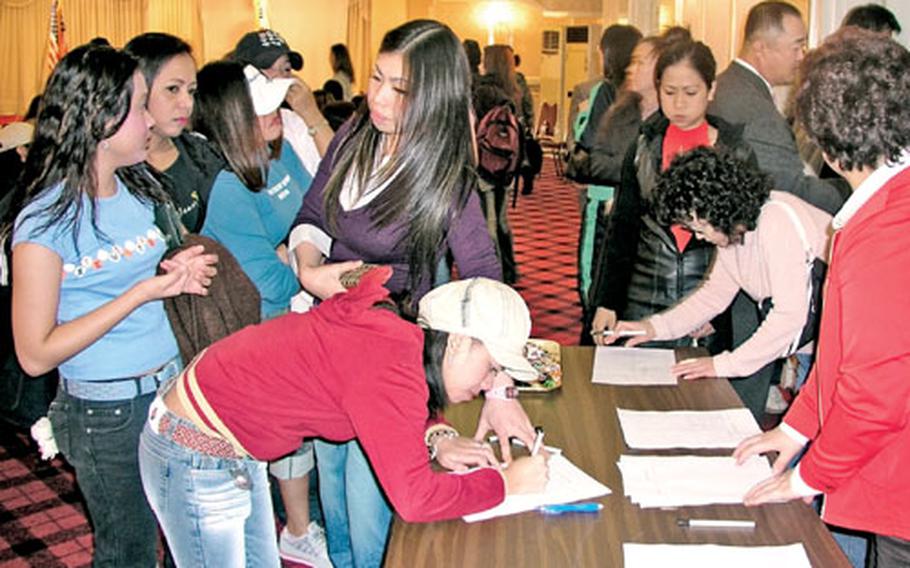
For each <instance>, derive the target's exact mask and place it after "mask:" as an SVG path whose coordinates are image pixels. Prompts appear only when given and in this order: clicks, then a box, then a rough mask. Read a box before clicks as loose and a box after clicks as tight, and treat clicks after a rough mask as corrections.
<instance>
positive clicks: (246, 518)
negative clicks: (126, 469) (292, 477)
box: [139, 415, 280, 568]
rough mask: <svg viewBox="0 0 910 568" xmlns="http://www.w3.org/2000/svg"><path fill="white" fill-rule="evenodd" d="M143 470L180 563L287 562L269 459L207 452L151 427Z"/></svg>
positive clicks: (143, 447)
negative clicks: (282, 551) (280, 538)
mask: <svg viewBox="0 0 910 568" xmlns="http://www.w3.org/2000/svg"><path fill="white" fill-rule="evenodd" d="M170 416H171V419H172V420H175V421H178V422H181V423H182V424H184V425H187V426H190V427H192V425H191V423H190V422H188V421H185V420H181V419H180V418H177V417H175V416H173V415H170ZM139 467H140V470H141V473H142V486H143V488H144V489H145V494H146V496H148V499H149V503H151V505H152V509H153V510H154V511H155V515H156V516H157V517H158V521H159V522H160V523H161V528H162V530H163V531H164V536H165V538H167V543H168V546H169V547H170V550H171V554H172V555H173V557H174V560H175V561H176V563H177V566H181V567H183V566H189V567H193V566H218V567H219V568H222V567H223V568H229V567H238V568H240V567H244V566H275V567H277V566H280V560H279V557H278V543H277V539H278V537H277V535H276V533H275V517H274V514H273V512H272V500H271V497H270V492H269V481H268V474H267V473H266V464H265V462H259V461H255V460H251V459H239V458H236V459H227V458H217V457H212V456H207V455H205V454H202V453H199V452H196V451H194V450H190V449H187V448H185V447H183V446H181V445H180V444H177V443H176V442H174V441H173V440H171V439H169V438H166V437H164V436H162V435H159V434H157V433H156V432H155V431H153V430H152V428H151V426H149V425H146V426H145V429H144V430H143V431H142V436H141V437H140V439H139ZM238 473H241V474H243V475H244V477H245V480H246V481H247V483H238V481H237V476H238Z"/></svg>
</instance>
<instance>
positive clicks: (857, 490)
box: [734, 29, 910, 567]
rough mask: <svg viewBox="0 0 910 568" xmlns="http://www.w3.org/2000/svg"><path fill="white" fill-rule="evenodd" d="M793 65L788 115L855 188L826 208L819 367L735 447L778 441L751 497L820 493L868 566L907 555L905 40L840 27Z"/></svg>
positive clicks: (742, 450)
mask: <svg viewBox="0 0 910 568" xmlns="http://www.w3.org/2000/svg"><path fill="white" fill-rule="evenodd" d="M802 75H803V77H804V79H803V82H802V84H801V85H800V86H799V88H798V90H797V94H796V112H797V119H798V120H799V121H800V122H801V123H802V125H803V127H804V128H805V130H806V132H807V133H808V134H809V136H810V137H811V138H812V140H813V142H815V143H817V144H818V145H819V147H820V148H821V150H822V151H823V152H824V157H825V162H827V164H828V165H829V166H831V168H833V169H834V170H835V171H836V172H837V173H838V174H840V175H842V176H843V177H844V178H845V179H846V180H847V181H848V182H849V183H850V185H851V187H852V188H853V195H852V196H851V197H850V199H849V200H848V201H847V203H846V204H844V206H843V208H842V209H841V210H840V211H839V212H838V213H837V215H835V217H834V222H833V226H834V230H835V234H834V238H833V244H832V252H831V262H830V270H829V273H828V280H827V283H826V289H825V303H824V307H823V314H822V319H821V330H820V333H819V344H818V354H817V359H816V363H815V367H814V368H813V369H812V371H811V373H810V375H809V379H808V382H807V383H806V385H805V386H804V387H803V389H802V390H801V391H800V394H799V395H798V396H797V398H796V400H795V401H794V403H793V405H792V406H791V407H790V410H789V412H788V413H787V414H786V416H785V417H784V421H783V423H782V424H781V425H780V426H779V427H778V428H776V429H774V430H771V431H770V432H766V433H764V434H762V435H760V436H756V437H753V438H749V439H747V440H745V441H744V442H743V443H742V444H740V446H739V447H738V448H737V450H736V452H735V453H734V456H735V457H737V458H738V459H739V460H741V461H742V460H745V459H747V458H748V457H749V456H752V455H754V454H758V453H763V452H769V451H778V452H780V455H779V456H778V458H777V460H776V461H775V463H774V470H775V472H776V475H775V476H774V477H772V478H770V479H768V480H767V481H764V482H762V483H760V484H758V485H756V486H755V487H754V488H753V489H752V490H751V491H750V492H749V493H748V494H747V495H746V496H745V503H746V504H747V505H758V504H761V503H768V502H776V501H788V500H791V499H797V498H800V497H803V498H807V497H811V496H813V495H816V494H818V493H823V494H824V495H825V506H824V508H823V510H822V518H823V519H824V520H825V521H826V522H828V523H829V524H832V525H836V526H839V527H845V528H849V529H853V530H858V531H868V532H870V533H873V534H874V535H875V541H876V542H875V552H876V557H877V566H879V567H883V566H907V565H908V564H910V514H908V513H907V511H908V510H910V476H908V475H907V471H908V470H910V451H908V449H910V402H908V401H910V326H908V325H907V322H908V320H910V294H908V290H910V231H908V227H910V105H908V104H907V101H908V100H910V52H908V51H907V50H906V49H905V48H904V47H902V46H901V45H900V44H898V43H897V42H895V41H893V40H891V39H888V38H884V37H878V36H876V35H874V34H871V33H869V32H865V31H861V30H850V29H844V30H841V31H839V32H837V33H836V34H835V35H834V36H832V37H831V38H829V39H828V40H827V41H826V42H825V43H824V44H822V46H821V47H819V48H818V50H817V51H815V52H813V53H810V54H809V56H808V57H807V60H806V62H805V63H804V69H803V73H802ZM809 441H811V442H812V443H811V445H809V447H808V450H807V451H806V453H805V455H804V456H803V458H802V460H801V461H800V463H799V465H798V466H797V467H796V468H795V469H791V470H788V471H785V469H786V467H787V464H788V463H789V462H790V461H791V460H792V458H793V457H794V456H795V455H796V454H797V453H798V452H799V451H801V450H802V449H803V447H805V445H806V444H807V443H808V442H809Z"/></svg>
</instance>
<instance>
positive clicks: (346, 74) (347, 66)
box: [329, 43, 356, 101]
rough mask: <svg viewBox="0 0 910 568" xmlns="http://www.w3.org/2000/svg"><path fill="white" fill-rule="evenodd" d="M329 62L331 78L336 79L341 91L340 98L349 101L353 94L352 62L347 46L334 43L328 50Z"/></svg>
mask: <svg viewBox="0 0 910 568" xmlns="http://www.w3.org/2000/svg"><path fill="white" fill-rule="evenodd" d="M329 63H330V64H331V66H332V72H333V75H332V80H334V81H338V83H339V84H340V85H341V90H342V92H343V97H342V100H345V101H350V100H351V98H352V97H353V96H354V81H356V79H355V78H354V64H353V63H351V54H350V53H349V52H348V46H346V45H345V44H343V43H336V44H335V45H333V46H332V49H331V51H330V52H329Z"/></svg>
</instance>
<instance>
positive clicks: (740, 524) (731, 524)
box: [676, 519, 755, 529]
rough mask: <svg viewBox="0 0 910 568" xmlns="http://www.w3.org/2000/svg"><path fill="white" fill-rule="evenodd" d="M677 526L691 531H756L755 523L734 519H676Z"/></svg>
mask: <svg viewBox="0 0 910 568" xmlns="http://www.w3.org/2000/svg"><path fill="white" fill-rule="evenodd" d="M676 526H678V527H683V528H689V529H754V528H755V521H740V520H734V519H676Z"/></svg>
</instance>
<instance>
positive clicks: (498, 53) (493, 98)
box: [471, 44, 533, 284]
mask: <svg viewBox="0 0 910 568" xmlns="http://www.w3.org/2000/svg"><path fill="white" fill-rule="evenodd" d="M483 68H484V74H483V75H482V76H480V77H479V78H478V79H477V80H476V81H475V82H474V84H473V89H472V92H471V98H472V102H473V105H474V114H475V115H476V117H477V121H478V122H481V121H482V120H483V117H484V116H486V114H487V113H488V112H490V111H491V110H493V109H494V108H497V107H500V106H502V105H507V106H508V107H509V108H510V109H511V111H512V114H513V115H514V116H515V117H516V118H517V119H518V122H519V128H518V137H519V144H518V145H519V147H521V146H522V145H523V143H524V141H525V140H526V139H527V136H528V134H527V132H528V129H529V128H530V126H531V125H530V124H528V123H527V119H526V118H525V117H523V116H522V113H521V112H520V109H521V107H522V105H521V90H520V89H519V86H518V82H517V81H516V79H515V59H514V55H513V53H512V48H511V47H509V46H508V45H501V44H496V45H488V46H486V47H484V48H483ZM519 154H521V157H520V158H519V159H520V161H519V163H518V166H519V169H521V162H523V161H524V159H523V158H524V156H523V152H521V151H519ZM516 173H517V172H516ZM532 177H533V176H532ZM532 183H533V182H532ZM511 185H512V176H511V175H510V176H509V179H508V181H503V180H502V179H495V178H494V177H493V176H489V175H486V174H485V173H484V172H483V171H481V172H480V183H479V184H478V188H479V189H480V192H481V196H482V198H483V199H482V200H481V206H482V207H483V214H484V217H485V218H486V219H487V230H488V231H489V232H490V236H491V237H492V238H493V242H494V243H495V245H496V255H497V256H498V257H499V261H500V263H501V264H502V275H503V280H504V281H505V282H507V283H510V284H511V283H514V282H515V281H516V280H518V267H517V265H516V262H515V250H514V248H515V247H514V242H513V239H512V228H511V226H510V225H509V216H508V205H509V198H508V191H509V187H511ZM525 187H528V186H527V184H526V185H525Z"/></svg>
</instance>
